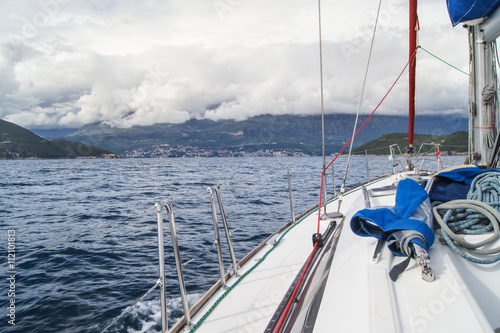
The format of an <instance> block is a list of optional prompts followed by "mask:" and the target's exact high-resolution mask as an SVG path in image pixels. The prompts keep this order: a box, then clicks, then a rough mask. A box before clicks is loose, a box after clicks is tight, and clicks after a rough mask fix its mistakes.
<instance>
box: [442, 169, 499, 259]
mask: <svg viewBox="0 0 500 333" xmlns="http://www.w3.org/2000/svg"><path fill="white" fill-rule="evenodd" d="M499 193H500V173H498V172H485V173H483V174H480V175H479V176H477V177H476V178H474V180H473V182H472V184H471V187H470V190H469V193H468V194H467V200H453V201H449V202H447V203H444V204H440V205H438V206H436V207H434V208H433V213H434V217H435V219H436V221H437V222H438V223H439V225H440V226H441V234H442V236H443V239H444V241H445V242H446V243H447V244H448V245H449V246H450V248H451V249H453V250H454V251H455V252H456V253H458V255H460V256H461V257H462V258H464V259H467V260H469V261H471V262H474V263H478V264H492V263H495V262H497V261H499V260H500V246H497V247H495V248H492V245H491V244H493V243H494V242H496V241H497V240H498V238H499V236H500V212H499V208H500V201H499ZM491 231H493V232H491ZM460 233H461V234H468V235H483V234H486V233H491V236H490V237H488V238H486V239H483V240H482V241H479V242H476V243H470V242H468V241H466V240H465V238H464V237H462V236H460V235H459V234H460Z"/></svg>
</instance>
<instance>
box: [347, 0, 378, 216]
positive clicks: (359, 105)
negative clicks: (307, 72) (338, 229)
mask: <svg viewBox="0 0 500 333" xmlns="http://www.w3.org/2000/svg"><path fill="white" fill-rule="evenodd" d="M381 6H382V0H380V1H379V3H378V9H377V16H376V18H375V25H374V27H373V34H372V40H371V43H370V52H369V53H368V62H367V63H366V70H365V77H364V80H363V87H362V89H361V96H360V98H359V104H358V112H357V113H356V120H355V122H354V128H353V130H352V137H351V144H350V147H349V155H348V156H347V163H346V166H345V172H344V179H343V181H342V186H341V188H340V196H341V199H340V200H339V206H338V211H340V205H341V204H342V196H343V194H344V192H345V184H346V181H347V173H348V171H349V163H350V161H351V154H352V145H353V143H354V137H355V136H356V128H357V126H358V120H359V114H360V112H361V105H362V104H363V96H364V93H365V88H366V79H367V77H368V70H369V69H370V61H371V58H372V53H373V44H374V42H375V34H376V32H377V25H378V19H379V15H380V7H381Z"/></svg>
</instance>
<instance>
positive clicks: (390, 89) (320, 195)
mask: <svg viewBox="0 0 500 333" xmlns="http://www.w3.org/2000/svg"><path fill="white" fill-rule="evenodd" d="M417 50H418V47H417V48H416V49H415V51H414V52H413V56H412V57H411V59H409V60H408V62H407V63H406V65H405V67H404V68H403V70H402V71H401V73H399V75H398V77H397V78H396V80H395V81H394V83H393V84H392V86H391V87H390V88H389V90H388V91H387V93H386V94H385V95H384V97H383V98H382V99H381V100H380V102H379V103H378V105H377V106H376V107H375V109H374V110H373V112H372V113H371V114H370V116H369V117H368V118H366V120H365V122H364V123H363V124H362V125H361V126H360V127H359V129H358V130H357V131H356V133H354V136H353V137H352V138H350V139H349V141H347V143H346V144H345V145H344V147H343V148H342V149H341V150H340V151H339V152H338V153H337V155H335V157H334V158H333V160H332V161H331V162H330V164H328V166H327V167H326V168H325V171H326V170H327V169H328V168H329V167H331V166H332V164H333V162H335V160H336V159H337V158H338V157H339V156H340V154H342V152H343V151H344V150H345V149H346V148H347V146H349V144H350V143H351V141H352V139H353V138H355V137H356V136H357V135H358V133H359V132H360V131H361V129H362V128H363V127H365V125H366V123H367V122H368V120H370V118H371V117H372V116H373V115H374V114H375V112H376V111H377V110H378V108H379V107H380V105H382V103H383V102H384V100H385V99H386V98H387V96H388V95H389V93H390V92H391V91H392V89H393V88H394V86H395V85H396V83H398V81H399V79H400V78H401V76H402V75H403V73H404V72H405V70H406V68H407V67H408V65H409V63H410V61H411V60H412V59H413V57H415V54H416V53H417ZM323 173H324V171H323V172H322V173H321V193H320V194H319V205H318V233H319V225H320V223H321V201H322V197H323V178H324V175H323Z"/></svg>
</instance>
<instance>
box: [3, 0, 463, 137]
mask: <svg viewBox="0 0 500 333" xmlns="http://www.w3.org/2000/svg"><path fill="white" fill-rule="evenodd" d="M377 7H378V1H374V0H323V1H322V9H321V10H322V23H323V24H322V29H323V59H324V64H323V72H324V94H325V100H324V105H325V112H327V113H354V112H356V111H357V109H358V103H359V96H360V94H361V87H362V81H363V76H364V72H365V67H366V61H367V56H368V50H369V43H370V38H371V33H372V29H373V24H374V21H375V15H376V10H377ZM419 7H420V9H419V18H420V26H421V31H420V37H419V38H420V41H419V42H420V44H421V45H422V46H423V47H424V48H425V49H427V50H429V51H431V52H432V53H434V54H436V55H439V56H440V57H442V58H444V59H446V60H447V61H448V62H450V63H452V64H454V65H456V66H457V67H459V68H461V69H463V70H466V71H467V69H468V56H467V34H466V30H465V29H463V28H461V27H456V28H452V27H451V23H450V21H449V19H448V16H447V12H446V1H445V0H420V3H419ZM407 10H408V0H386V1H384V3H383V4H382V9H381V17H380V21H379V26H378V30H377V37H376V41H375V46H374V53H373V59H372V62H371V68H370V71H369V74H368V86H367V89H366V92H365V98H364V101H363V105H362V112H363V113H369V112H371V111H372V110H373V108H374V107H375V106H376V105H377V104H378V102H379V101H380V99H381V98H382V96H383V95H384V94H385V93H386V91H387V90H388V89H389V87H390V86H391V85H392V83H393V81H394V80H395V79H396V77H397V75H398V74H399V72H400V71H401V70H402V69H403V67H404V66H405V64H406V61H407V60H406V59H407V57H408V51H407V38H408V37H407V35H408V23H407V20H408V19H407V17H408V14H407ZM0 13H1V14H0V16H1V20H0V75H1V80H0V118H2V119H5V120H8V121H11V122H14V123H16V124H19V125H21V126H25V127H28V128H32V129H35V128H64V127H71V128H77V127H80V126H82V125H84V124H86V123H92V122H98V121H104V122H107V123H110V124H114V125H116V126H121V127H130V126H133V125H150V124H154V123H163V122H170V123H180V122H184V121H186V120H188V119H192V118H208V119H215V120H216V119H238V120H241V119H245V118H248V117H251V116H254V115H258V114H265V113H271V114H304V115H305V114H319V113H320V112H321V103H320V102H321V100H320V75H319V72H320V71H319V68H320V66H319V44H318V39H319V37H318V2H317V0H287V1H284V0H280V1H278V0H144V1H137V0H133V1H132V0H85V1H83V0H2V1H1V2H0ZM405 79H406V77H405V78H404V79H403V80H404V81H401V82H400V83H398V85H397V87H396V89H395V90H394V91H393V93H392V94H391V95H390V96H389V98H388V99H387V102H386V103H385V104H384V105H383V107H382V108H381V109H380V111H379V112H381V113H385V114H398V115H399V114H401V115H403V114H406V113H407V86H408V85H407V83H406V80H405ZM467 80H468V79H467V76H466V75H464V74H461V73H459V72H458V71H456V70H454V69H451V68H449V67H448V66H446V65H444V64H443V63H441V62H439V61H437V60H435V59H434V58H433V57H431V56H430V55H428V54H426V53H425V52H423V51H420V52H419V63H418V85H417V89H418V93H419V95H418V97H417V112H419V113H433V112H440V113H453V114H457V113H461V114H463V115H464V116H465V114H466V111H465V110H466V107H467V106H466V104H467V101H466V99H467Z"/></svg>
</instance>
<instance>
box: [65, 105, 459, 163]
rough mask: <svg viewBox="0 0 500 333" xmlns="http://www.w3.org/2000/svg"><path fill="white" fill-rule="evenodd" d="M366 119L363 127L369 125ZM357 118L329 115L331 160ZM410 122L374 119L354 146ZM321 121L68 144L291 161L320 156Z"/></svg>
mask: <svg viewBox="0 0 500 333" xmlns="http://www.w3.org/2000/svg"><path fill="white" fill-rule="evenodd" d="M366 118H367V116H366V115H365V116H362V117H361V118H360V119H359V121H358V128H359V126H360V125H361V124H362V123H363V122H364V120H366ZM354 122H355V115H350V114H330V115H325V142H326V151H327V154H331V153H335V152H337V151H338V150H339V149H341V148H342V147H343V146H344V144H345V143H347V142H348V141H349V139H350V138H351V136H352V132H353V127H354ZM467 126H468V125H467V119H465V118H460V117H453V116H449V115H439V116H418V117H417V119H416V120H415V133H420V134H427V135H429V136H430V137H429V139H431V140H432V138H433V137H435V136H436V137H437V136H440V135H448V134H452V133H454V132H457V131H467ZM407 129H408V118H407V117H400V116H387V115H375V116H374V117H372V118H371V119H370V120H369V121H368V123H367V124H366V126H365V127H364V128H363V130H362V131H360V133H359V135H358V136H357V137H356V139H355V144H354V146H355V147H356V146H360V145H363V144H365V143H367V142H369V141H371V140H374V139H376V138H379V137H381V136H383V135H385V134H389V133H395V132H406V131H407ZM321 133H322V125H321V116H317V115H316V116H297V115H279V116H274V115H273V116H271V115H262V116H256V117H253V118H249V119H247V120H244V121H234V120H219V121H213V120H207V119H192V120H189V121H187V122H185V123H182V124H157V125H152V126H136V127H131V128H117V127H113V126H111V125H108V124H104V123H95V124H88V125H85V126H83V127H82V128H81V129H79V130H78V131H76V132H75V133H72V134H70V135H68V136H66V138H67V139H71V140H73V141H78V142H83V143H86V144H89V145H93V146H97V147H101V148H104V149H107V150H110V151H114V152H116V153H118V154H121V155H124V156H129V157H156V156H162V157H172V156H226V155H228V156H238V155H241V154H248V153H258V152H261V151H274V152H276V151H279V152H281V153H283V154H286V155H292V154H295V155H297V154H306V155H321V150H322V148H321V146H322V138H321Z"/></svg>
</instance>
